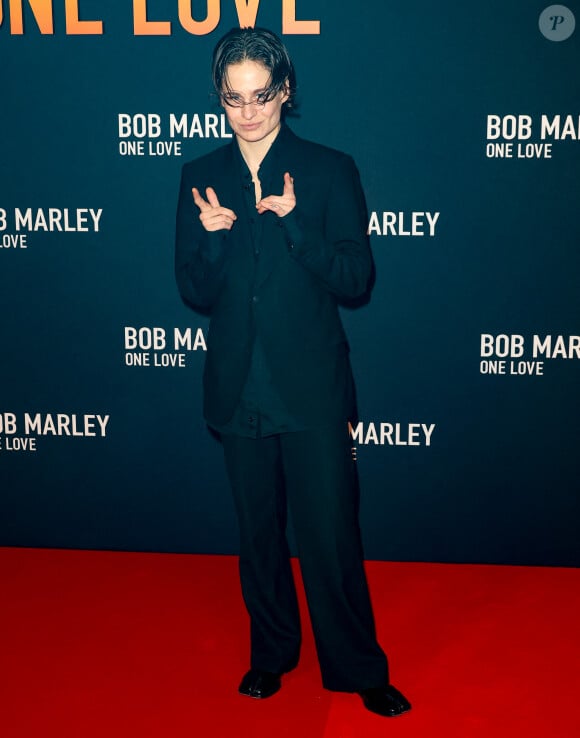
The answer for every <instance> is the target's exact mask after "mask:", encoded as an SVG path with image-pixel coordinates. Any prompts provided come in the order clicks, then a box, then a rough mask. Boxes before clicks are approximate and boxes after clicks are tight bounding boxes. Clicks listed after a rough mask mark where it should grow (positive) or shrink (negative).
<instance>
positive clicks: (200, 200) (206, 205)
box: [191, 187, 210, 213]
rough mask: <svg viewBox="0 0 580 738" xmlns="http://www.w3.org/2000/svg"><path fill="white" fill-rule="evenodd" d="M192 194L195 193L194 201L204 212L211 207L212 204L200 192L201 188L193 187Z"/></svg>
mask: <svg viewBox="0 0 580 738" xmlns="http://www.w3.org/2000/svg"><path fill="white" fill-rule="evenodd" d="M191 194H192V195H193V202H194V203H195V204H196V205H197V207H198V208H199V209H200V210H201V212H202V213H203V212H205V211H206V210H209V209H210V204H209V203H208V202H206V201H205V200H204V199H203V197H202V196H201V195H200V194H199V190H198V189H197V187H192V188H191Z"/></svg>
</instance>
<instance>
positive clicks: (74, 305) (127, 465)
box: [0, 0, 580, 565]
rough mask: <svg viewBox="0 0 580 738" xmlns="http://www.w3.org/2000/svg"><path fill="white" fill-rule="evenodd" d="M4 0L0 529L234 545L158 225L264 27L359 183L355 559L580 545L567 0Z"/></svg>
mask: <svg viewBox="0 0 580 738" xmlns="http://www.w3.org/2000/svg"><path fill="white" fill-rule="evenodd" d="M0 8H1V10H0V21H1V23H0V75H1V79H2V87H1V90H2V112H1V116H0V133H1V135H0V241H1V247H2V248H1V249H0V300H1V325H2V327H1V334H0V335H1V346H2V359H1V362H0V484H1V492H0V544H2V545H22V546H51V547H52V546H59V547H81V548H111V549H131V550H154V551H184V552H215V553H234V552H236V550H237V531H236V523H235V518H234V511H233V506H232V503H231V501H230V497H229V491H228V488H227V484H226V479H225V473H224V471H223V469H222V460H221V450H220V447H219V444H218V443H217V442H216V441H215V440H214V439H213V438H212V437H211V436H210V434H209V433H208V431H207V429H206V428H205V426H204V423H203V420H202V417H201V406H200V399H201V382H200V377H201V371H202V367H203V362H204V349H205V331H206V328H207V319H206V318H204V317H203V316H198V315H196V314H194V313H193V312H191V311H190V310H188V309H187V308H186V307H185V306H184V305H183V304H182V303H181V302H180V299H179V296H178V294H177V289H176V286H175V282H174V277H173V231H174V217H175V206H176V198H177V188H178V182H179V175H180V168H181V166H182V164H183V163H184V162H185V161H187V160H189V159H191V158H194V157H196V156H199V155H201V154H203V153H205V152H207V151H209V150H211V149H213V148H215V147H217V146H220V145H223V144H224V143H227V142H228V141H229V140H230V139H229V136H230V133H229V130H228V128H227V125H226V124H225V120H224V117H223V115H222V111H221V109H220V108H219V107H218V106H217V104H216V103H215V102H214V100H213V99H212V98H211V96H210V94H209V93H210V91H211V89H210V79H209V58H210V54H211V50H212V48H213V46H214V44H215V42H216V40H217V39H218V38H219V37H220V36H221V35H222V34H223V33H225V31H226V30H228V29H229V28H231V27H232V26H234V25H253V24H254V19H256V23H257V24H258V25H263V26H266V27H269V28H271V29H272V30H274V31H276V32H278V33H280V34H282V35H283V38H284V40H285V42H286V44H287V46H288V47H289V49H290V52H291V54H292V56H293V58H294V61H295V65H296V68H297V74H298V82H299V102H300V108H299V112H300V115H299V116H298V117H296V118H293V119H292V120H291V121H290V124H291V126H292V127H293V128H294V130H295V131H296V132H297V133H298V134H299V135H301V136H303V137H306V138H310V139H313V140H316V141H320V142H322V143H325V144H327V145H329V146H333V147H336V148H339V149H341V150H344V151H347V152H349V153H350V154H352V155H353V156H354V158H355V160H356V162H357V164H358V166H359V169H360V172H361V177H362V181H363V184H364V188H365V192H366V197H367V204H368V210H369V231H370V234H371V242H372V247H373V251H374V257H375V262H376V284H375V288H374V291H373V294H372V299H371V300H370V302H369V304H367V305H365V306H363V307H361V308H360V309H357V310H350V311H344V321H345V324H346V328H347V332H348V333H349V336H350V339H351V356H352V361H353V366H354V371H355V376H356V378H357V381H358V398H359V411H360V422H359V423H358V425H356V426H355V427H353V428H352V435H353V447H354V448H355V451H356V455H357V464H358V468H359V475H360V478H361V487H362V503H361V522H362V527H363V534H364V540H365V547H366V555H367V556H368V557H369V558H378V559H398V560H424V561H453V562H495V563H521V564H551V565H555V564H561V565H578V564H580V535H579V533H580V524H579V514H580V504H579V494H580V484H579V481H578V479H579V461H578V459H579V447H580V417H579V402H578V399H579V392H578V379H579V364H580V362H579V359H580V338H579V334H580V325H579V319H580V291H579V286H578V281H579V268H580V256H579V251H580V248H579V247H580V238H579V235H580V234H579V227H578V221H579V196H580V186H579V171H580V142H579V138H580V104H579V103H580V76H579V74H578V69H579V68H580V35H579V34H580V31H579V30H578V29H576V30H575V29H574V25H575V19H576V20H577V21H578V20H580V5H579V4H578V2H577V1H576V0H574V2H572V1H570V2H567V4H566V6H562V5H557V6H549V5H548V4H547V3H546V1H545V0H544V2H536V1H535V0H529V1H526V2H523V1H522V0H502V1H501V2H499V0H490V2H487V3H479V4H476V5H474V6H469V7H467V6H465V4H464V3H460V2H453V1H452V0H444V1H443V2H441V3H432V2H428V1H427V0H409V1H408V2H406V3H390V2H382V1H381V0H372V1H369V2H366V3H362V4H361V3H348V2H345V3H336V2H333V1H331V0H296V1H295V2H294V1H292V2H291V1H290V0H261V1H259V0H254V2H252V1H251V0H250V2H246V0H238V1H237V2H236V1H235V0H221V1H220V0H205V1H204V2H201V1H199V2H189V1H185V2H183V1H181V0H179V1H178V0H173V2H167V1H163V2H162V1H161V0H149V1H148V2H146V1H145V0H135V1H134V2H131V0H119V2H107V1H106V0H78V1H77V0H67V1H66V2H65V0H53V1H49V0H35V1H34V0H28V2H26V1H22V2H21V1H20V0H12V1H11V2H9V1H8V0H2V1H1V2H0ZM292 340H293V341H294V342H295V346H296V351H298V352H299V351H300V336H293V337H292Z"/></svg>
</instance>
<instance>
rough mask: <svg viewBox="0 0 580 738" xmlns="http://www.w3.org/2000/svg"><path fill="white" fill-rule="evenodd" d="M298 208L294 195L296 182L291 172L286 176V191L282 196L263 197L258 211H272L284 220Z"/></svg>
mask: <svg viewBox="0 0 580 738" xmlns="http://www.w3.org/2000/svg"><path fill="white" fill-rule="evenodd" d="M295 207H296V195H295V194H294V180H293V178H292V177H291V176H290V173H289V172H286V173H285V174H284V191H283V192H282V194H281V195H268V197H263V198H262V199H261V200H260V202H259V203H258V204H257V205H256V209H257V211H258V212H259V213H260V215H261V214H262V213H265V212H266V210H271V211H272V212H273V213H276V215H277V216H278V217H279V218H283V217H284V216H285V215H288V213H289V212H290V211H292V210H294V208H295Z"/></svg>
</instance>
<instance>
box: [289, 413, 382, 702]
mask: <svg viewBox="0 0 580 738" xmlns="http://www.w3.org/2000/svg"><path fill="white" fill-rule="evenodd" d="M280 443H281V449H282V464H283V470H284V476H285V481H286V490H287V495H288V500H289V504H290V510H291V513H292V519H293V523H294V529H295V533H296V541H297V545H298V549H299V557H300V565H301V569H302V576H303V579H304V586H305V590H306V597H307V601H308V607H309V611H310V617H311V620H312V626H313V630H314V637H315V641H316V648H317V652H318V659H319V662H320V669H321V674H322V681H323V684H324V686H325V687H326V688H328V689H333V690H340V691H359V690H361V689H366V688H367V687H375V686H380V685H383V684H386V683H388V667H387V659H386V656H385V654H384V653H383V651H382V649H381V648H380V646H379V645H378V643H377V640H376V636H375V626H374V619H373V613H372V607H371V602H370V598H369V592H368V587H367V581H366V576H365V571H364V566H363V552H362V545H361V539H360V529H359V524H358V481H357V475H356V468H355V463H354V461H353V459H352V455H351V445H352V444H351V442H350V437H349V434H348V427H347V424H346V423H340V424H335V425H333V426H328V427H323V428H319V429H316V430H311V431H304V432H302V431H301V432H297V433H286V434H283V435H281V436H280Z"/></svg>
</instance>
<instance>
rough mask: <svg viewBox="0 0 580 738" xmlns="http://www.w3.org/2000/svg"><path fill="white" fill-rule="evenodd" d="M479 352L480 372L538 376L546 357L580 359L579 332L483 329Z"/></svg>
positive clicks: (540, 374) (541, 371)
mask: <svg viewBox="0 0 580 738" xmlns="http://www.w3.org/2000/svg"><path fill="white" fill-rule="evenodd" d="M530 344H531V348H530ZM528 349H529V351H528ZM526 352H527V353H526ZM480 355H481V361H480V362H479V371H480V374H501V375H511V376H519V377H522V376H536V377H541V376H543V375H544V364H545V362H546V361H547V360H551V359H580V336H563V335H556V336H552V335H550V334H548V335H543V336H542V335H539V334H534V335H533V336H532V339H531V342H530V341H526V339H525V338H524V336H522V335H520V334H518V333H515V334H511V335H508V334H505V333H501V334H499V335H497V336H494V335H492V334H491V333H482V334H481V342H480Z"/></svg>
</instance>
